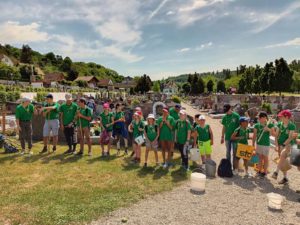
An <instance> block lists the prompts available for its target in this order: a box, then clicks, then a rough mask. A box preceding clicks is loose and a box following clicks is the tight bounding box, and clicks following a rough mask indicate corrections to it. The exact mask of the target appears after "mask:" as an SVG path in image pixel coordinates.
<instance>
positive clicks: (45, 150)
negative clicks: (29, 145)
mask: <svg viewBox="0 0 300 225" xmlns="http://www.w3.org/2000/svg"><path fill="white" fill-rule="evenodd" d="M47 151H48V150H47V147H46V146H44V148H43V150H42V151H41V152H40V154H43V153H46V152H47Z"/></svg>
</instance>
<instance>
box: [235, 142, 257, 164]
mask: <svg viewBox="0 0 300 225" xmlns="http://www.w3.org/2000/svg"><path fill="white" fill-rule="evenodd" d="M254 149H255V148H254V147H253V146H250V145H244V144H238V145H237V151H236V157H238V158H242V159H246V160H250V159H251V157H252V154H253V151H254Z"/></svg>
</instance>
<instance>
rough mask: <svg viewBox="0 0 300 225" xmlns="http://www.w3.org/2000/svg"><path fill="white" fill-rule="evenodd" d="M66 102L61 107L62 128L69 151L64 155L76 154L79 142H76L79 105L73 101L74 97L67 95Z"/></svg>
mask: <svg viewBox="0 0 300 225" xmlns="http://www.w3.org/2000/svg"><path fill="white" fill-rule="evenodd" d="M65 99H66V102H65V103H64V104H62V105H61V106H60V109H59V111H60V124H61V125H60V127H61V129H62V130H63V131H64V134H65V138H66V141H67V144H68V147H69V148H68V150H67V151H66V152H65V153H64V154H70V153H74V152H75V151H76V144H77V142H75V141H74V133H75V129H76V128H75V125H76V124H75V116H76V113H77V110H78V106H77V104H75V103H74V102H73V101H72V95H71V94H66V95H65Z"/></svg>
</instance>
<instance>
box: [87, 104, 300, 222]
mask: <svg viewBox="0 0 300 225" xmlns="http://www.w3.org/2000/svg"><path fill="white" fill-rule="evenodd" d="M184 107H186V109H187V111H188V113H189V114H190V115H194V114H195V113H197V111H196V110H194V109H193V108H191V107H189V106H188V105H184ZM207 122H208V123H209V124H210V125H211V127H212V129H213V131H214V136H215V145H214V152H213V159H214V160H215V161H216V162H219V161H220V159H221V158H223V157H224V156H225V147H224V146H221V144H220V143H219V142H220V136H221V125H220V122H219V120H212V119H210V118H207ZM272 152H273V151H272ZM273 154H274V153H271V154H270V156H271V157H272V155H273ZM274 166H275V165H274V163H272V165H271V167H272V169H271V171H272V170H273V168H274ZM289 177H290V184H289V185H286V186H280V185H278V184H277V183H276V182H275V181H274V180H272V179H271V178H268V179H264V180H260V179H255V178H244V177H243V174H241V175H240V176H237V177H234V178H231V179H222V178H219V177H218V178H215V179H209V180H207V183H206V192H205V193H204V194H202V195H194V194H192V193H191V192H190V186H189V182H187V183H186V184H184V185H182V186H180V187H178V188H175V189H174V190H172V191H171V192H167V193H163V194H159V195H156V196H150V197H148V199H146V200H142V201H140V202H139V203H137V204H135V205H133V206H131V207H128V208H121V209H119V210H117V211H114V212H112V213H110V214H109V215H107V216H106V217H103V218H101V219H99V220H98V221H95V222H92V225H100V224H101V225H103V224H107V225H115V224H123V223H122V218H126V220H127V221H126V224H129V225H152V224H153V225H158V224H174V225H175V224H176V225H177V224H178V225H179V224H180V225H182V224H189V225H192V224H205V225H210V224H211V225H220V224H234V225H236V224H241V225H246V224H253V225H254V224H255V225H263V224H272V225H277V224H278V225H279V224H289V225H292V224H294V225H299V224H300V203H298V202H297V198H299V197H300V195H297V194H296V193H295V190H296V189H297V188H298V189H299V188H300V173H299V172H298V171H297V170H296V169H295V168H293V169H292V170H291V171H290V176H289ZM269 192H276V193H279V194H281V195H283V196H285V198H286V201H285V203H284V206H283V211H281V212H274V211H270V210H269V209H268V207H267V196H266V194H267V193H269ZM123 222H124V221H123Z"/></svg>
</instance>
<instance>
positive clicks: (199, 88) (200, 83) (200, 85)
mask: <svg viewBox="0 0 300 225" xmlns="http://www.w3.org/2000/svg"><path fill="white" fill-rule="evenodd" d="M204 91H205V82H204V80H203V79H202V78H201V77H199V79H198V81H197V84H196V94H203V93H204Z"/></svg>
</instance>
